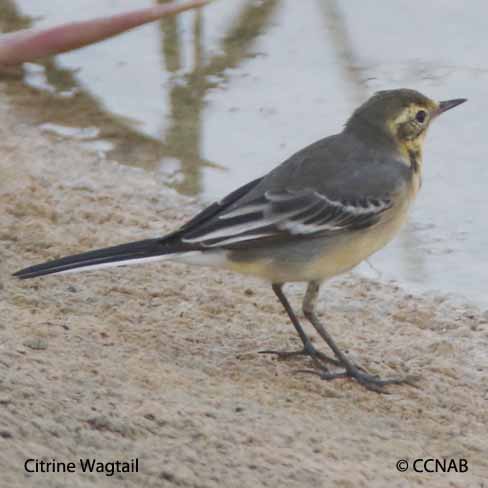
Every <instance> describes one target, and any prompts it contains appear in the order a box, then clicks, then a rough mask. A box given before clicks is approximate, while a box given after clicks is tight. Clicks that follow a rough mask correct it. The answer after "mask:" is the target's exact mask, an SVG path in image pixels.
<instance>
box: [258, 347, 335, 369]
mask: <svg viewBox="0 0 488 488" xmlns="http://www.w3.org/2000/svg"><path fill="white" fill-rule="evenodd" d="M259 353H260V354H274V355H275V356H276V357H278V359H282V360H287V359H293V358H296V357H297V356H308V357H310V358H312V359H313V360H314V362H317V363H318V364H317V366H319V369H323V370H325V371H327V367H326V366H325V365H326V364H333V365H334V366H341V363H340V362H339V361H338V360H337V359H334V358H331V357H329V356H327V355H326V354H324V353H323V352H321V351H319V350H317V349H315V347H314V346H313V345H312V343H311V342H308V343H307V344H306V345H305V346H303V349H300V350H298V351H272V350H266V351H259Z"/></svg>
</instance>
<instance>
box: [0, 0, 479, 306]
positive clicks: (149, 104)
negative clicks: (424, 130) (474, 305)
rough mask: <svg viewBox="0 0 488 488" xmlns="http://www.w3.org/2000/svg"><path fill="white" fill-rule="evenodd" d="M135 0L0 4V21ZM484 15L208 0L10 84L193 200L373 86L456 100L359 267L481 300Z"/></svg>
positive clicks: (322, 129)
mask: <svg viewBox="0 0 488 488" xmlns="http://www.w3.org/2000/svg"><path fill="white" fill-rule="evenodd" d="M150 3H151V2H149V1H141V0H124V1H117V2H114V1H113V0H97V1H94V0H84V1H83V2H69V8H67V7H66V5H67V2H65V0H63V1H61V0H44V1H42V2H39V1H38V0H17V1H16V2H14V1H13V0H0V17H3V21H2V22H0V28H3V29H4V30H7V29H13V28H19V27H20V26H25V25H28V24H29V23H32V24H33V25H48V24H54V23H57V22H61V21H67V20H71V19H81V18H89V17H95V16H98V15H106V14H107V15H108V14H112V13H115V12H119V11H121V10H126V9H130V8H139V7H142V6H146V5H150ZM6 13H7V14H8V15H5V14H6ZM487 13H488V7H487V6H486V3H485V2H483V1H481V0H478V1H472V2H470V4H469V8H466V6H465V5H464V6H463V5H462V4H461V3H459V2H455V1H454V0H437V1H432V2H428V3H424V4H423V5H422V10H421V11H419V10H418V6H417V4H415V3H412V2H408V1H404V0H397V1H396V2H381V5H380V4H379V3H378V5H374V6H373V5H371V3H367V2H360V1H359V0H356V1H351V2H338V1H333V0H322V1H319V0H317V1H312V0H307V1H304V2H297V1H296V0H282V1H278V0H261V1H253V2H250V1H247V0H225V1H224V0H221V1H217V2H215V3H213V4H212V5H210V6H209V7H207V8H205V9H204V10H202V11H200V12H188V13H185V14H183V15H181V16H179V17H178V18H177V19H170V20H166V21H164V22H162V23H155V24H152V25H148V26H145V27H142V28H139V29H136V30H134V31H132V32H129V33H127V34H125V35H123V36H119V37H117V38H115V39H112V40H109V41H105V42H103V43H101V44H98V45H96V46H91V47H87V48H84V49H81V50H79V51H76V52H73V53H69V54H64V55H61V56H57V57H56V58H55V59H53V60H45V61H43V62H39V63H32V64H29V65H27V66H26V67H25V68H24V71H23V74H22V76H21V78H19V80H16V79H15V77H13V78H12V80H11V83H10V84H9V86H10V96H11V99H12V101H13V102H14V103H15V104H17V106H18V108H19V110H22V111H24V112H25V114H26V116H27V117H28V118H30V120H32V121H34V122H35V123H37V124H39V126H41V127H42V129H43V130H46V131H49V132H52V133H54V134H56V135H57V136H58V137H76V138H79V139H82V140H83V144H86V145H87V146H88V147H90V148H91V149H92V150H95V151H100V152H103V153H105V154H107V157H109V158H111V159H115V160H117V161H119V162H120V163H121V164H128V165H132V166H140V167H142V168H145V169H146V170H148V171H151V172H153V174H154V178H156V179H157V180H158V181H160V182H161V183H162V184H166V185H170V186H172V187H174V188H176V189H177V190H178V191H180V192H182V193H186V194H190V195H196V196H198V197H199V198H201V199H202V200H203V201H206V202H207V201H210V200H213V199H216V198H220V197H221V196H222V195H223V194H225V193H226V192H228V191H230V190H231V189H233V188H234V187H236V186H237V185H239V184H242V183H245V182H246V181H248V180H249V179H251V178H254V177H256V176H259V175H261V174H263V173H265V172H267V171H268V170H269V169H271V168H272V167H274V166H275V165H276V164H278V163H279V162H280V161H282V160H283V159H284V158H286V157H287V156H288V155H290V154H291V153H293V152H294V151H296V150H297V149H299V148H301V147H303V146H304V145H306V144H308V143H310V142H313V141H314V140H317V139H319V138H321V137H323V136H325V135H328V134H331V133H333V132H336V131H338V130H340V128H341V125H342V124H343V122H344V120H345V119H346V118H347V116H348V115H349V114H350V112H351V111H352V110H353V108H354V107H355V106H356V105H357V104H358V103H360V102H361V101H362V100H364V99H365V98H367V97H368V96H369V95H370V94H371V93H372V92H374V91H375V90H377V89H386V88H395V87H410V88H415V89H418V90H420V91H423V92H425V93H426V94H427V95H429V96H431V97H433V98H437V99H441V100H442V99H449V98H460V97H467V98H468V99H469V103H467V104H465V105H463V106H462V107H459V108H457V109H455V110H453V111H452V112H449V113H448V114H446V115H445V116H443V117H442V119H441V120H439V121H438V122H437V123H436V124H435V126H434V127H432V129H431V130H430V134H429V137H428V142H427V147H426V151H425V173H424V178H423V188H422V191H421V194H420V196H419V198H418V201H417V204H416V206H415V208H414V210H413V212H412V217H411V219H410V223H409V224H408V225H407V227H406V228H405V230H404V231H403V232H402V234H401V236H400V237H399V238H398V239H397V240H396V241H395V242H394V243H392V244H391V245H390V246H389V247H388V248H386V249H385V250H383V251H381V252H380V253H378V254H377V255H375V256H374V257H372V258H371V259H370V264H371V265H370V266H369V265H368V264H365V265H363V266H361V267H360V271H361V272H362V273H365V274H368V275H370V276H373V277H378V276H380V278H381V279H383V280H390V279H393V280H396V281H398V282H400V283H402V284H403V285H405V286H408V287H410V288H412V289H416V290H440V291H441V292H444V293H449V292H453V293H456V294H461V295H464V296H465V297H468V298H469V299H470V300H471V301H475V302H478V303H480V304H481V305H483V306H486V305H487V304H488V297H486V296H485V293H484V290H485V289H486V288H487V285H488V265H487V264H486V253H485V249H486V247H487V244H488V229H487V225H486V216H485V209H486V207H487V202H488V196H487V194H486V193H487V192H486V190H485V188H486V182H487V181H488V169H487V163H486V161H485V159H486V158H485V154H486V150H485V143H484V138H485V132H486V129H485V127H486V125H487V123H488V110H487V108H488V107H487V105H488V96H487V95H488V83H487V82H488V62H487V61H486V52H487V48H488V41H487V40H486V34H485V32H486V22H485V19H486V14H487ZM25 16H32V17H33V20H32V21H30V20H29V19H28V18H27V19H26V18H25Z"/></svg>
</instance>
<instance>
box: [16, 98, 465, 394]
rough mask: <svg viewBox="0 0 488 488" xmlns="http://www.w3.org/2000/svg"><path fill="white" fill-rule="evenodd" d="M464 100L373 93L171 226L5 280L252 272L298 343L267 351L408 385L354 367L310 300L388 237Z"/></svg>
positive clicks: (337, 373) (373, 380) (375, 385)
mask: <svg viewBox="0 0 488 488" xmlns="http://www.w3.org/2000/svg"><path fill="white" fill-rule="evenodd" d="M465 101H466V100H465V99H456V100H449V101H444V102H440V103H438V102H435V101H433V100H431V99H430V98H427V97H426V96H424V95H422V94H421V93H419V92H417V91H414V90H407V89H402V90H391V91H381V92H378V93H376V94H375V95H374V96H372V97H371V98H370V99H369V100H368V101H366V102H365V103H364V104H363V105H361V106H360V107H359V108H358V109H357V110H356V111H355V112H354V113H353V114H352V116H351V117H350V118H349V120H348V121H347V123H346V125H345V127H344V130H343V131H342V132H341V133H339V134H336V135H333V136H330V137H326V138H325V139H321V140H319V141H317V142H315V143H314V144H312V145H310V146H308V147H306V148H304V149H302V150H300V151H298V152H297V153H296V154H294V155H293V156H291V157H290V158H289V159H287V160H286V161H285V162H283V163H282V164H280V165H279V166H278V167H276V168H275V169H274V170H272V171H271V172H269V173H268V174H267V175H265V176H263V177H260V178H257V179H255V180H253V181H251V182H250V183H247V184H246V185H244V186H242V187H241V188H238V189H237V190H235V191H234V192H232V193H230V194H229V195H227V196H226V197H225V198H223V199H222V200H221V201H220V202H217V203H214V204H212V205H210V206H209V207H208V208H206V209H205V210H203V211H202V212H201V213H199V214H198V215H196V216H195V217H194V218H193V219H191V220H190V221H189V222H187V223H186V224H184V225H183V226H182V227H180V228H179V229H178V230H176V231H174V232H172V233H171V234H169V235H166V236H164V237H159V238H156V239H147V240H143V241H139V242H132V243H129V244H122V245H118V246H114V247H110V248H106V249H100V250H96V251H90V252H87V253H83V254H78V255H75V256H68V257H65V258H61V259H56V260H54V261H49V262H47V263H44V264H39V265H36V266H32V267H29V268H26V269H23V270H21V271H18V272H17V273H15V276H17V277H18V278H22V279H25V278H34V277H37V276H42V275H47V274H52V273H65V272H69V271H72V270H77V269H79V268H83V269H86V270H88V269H97V268H102V267H105V266H117V265H123V264H131V263H138V262H146V261H155V260H160V259H167V260H172V261H179V262H184V263H190V264H201V265H208V266H216V267H221V268H225V269H229V270H232V271H237V272H239V273H245V274H250V275H254V276H258V277H260V278H263V279H265V280H267V281H268V282H269V283H271V286H272V288H273V290H274V292H275V294H276V295H277V297H278V299H279V300H280V302H281V303H282V304H283V306H284V308H285V309H286V311H287V313H288V315H289V317H290V319H291V321H292V323H293V325H294V327H295V329H296V331H297V332H298V334H299V336H300V339H301V341H302V342H303V349H302V350H300V351H296V352H280V351H268V352H272V353H274V354H278V355H279V356H281V357H287V356H291V355H294V354H303V355H307V356H309V357H311V358H312V360H313V362H314V365H315V366H316V369H315V370H314V371H315V372H316V373H317V374H318V375H319V376H320V378H322V379H323V380H332V379H335V378H346V377H348V378H354V379H355V380H356V381H358V382H359V383H361V384H362V385H364V386H365V387H366V388H368V389H370V390H374V391H378V392H382V391H384V386H385V385H387V384H391V383H403V382H409V381H410V379H409V378H398V379H380V378H378V377H377V376H373V375H370V374H368V373H366V372H365V371H364V370H362V369H361V368H359V367H358V366H356V365H354V364H353V363H352V362H351V361H350V360H349V359H348V358H347V357H346V356H345V355H344V354H343V353H342V352H341V351H340V349H339V348H338V347H337V345H336V344H335V342H334V340H333V339H332V337H331V336H330V335H329V333H328V332H327V330H326V329H325V328H324V326H323V325H322V324H321V322H320V321H319V318H318V316H317V314H316V313H315V303H316V300H317V296H318V293H319V287H320V285H321V283H322V282H324V281H325V280H327V279H329V278H331V277H333V276H336V275H338V274H340V273H344V272H345V271H348V270H350V269H351V268H354V267H355V266H356V265H358V264H359V263H360V262H361V261H363V260H364V259H366V258H367V257H368V256H370V255H371V254H373V253H374V252H376V251H378V250H379V249H381V248H382V247H383V246H385V244H387V243H388V242H389V241H390V240H391V239H392V238H393V237H394V236H395V235H396V234H397V232H398V231H399V229H400V227H401V226H402V224H403V223H404V222H405V220H406V217H407V212H408V209H409V208H410V205H411V203H412V202H413V201H414V199H415V196H416V195H417V192H418V190H419V188H420V186H421V181H422V165H423V162H422V145H423V142H424V138H425V135H426V132H427V129H428V127H429V125H430V123H431V122H432V121H433V120H434V119H436V118H437V116H438V115H440V114H441V113H443V112H445V111H446V110H449V109H451V108H453V107H456V106H457V105H459V104H461V103H463V102H465ZM288 282H307V283H308V287H307V290H306V293H305V297H304V300H303V313H304V315H305V317H306V318H307V320H308V321H309V322H310V323H311V324H312V326H313V327H314V328H315V330H316V331H317V333H318V334H319V335H320V336H321V337H322V339H323V340H324V341H325V342H326V343H327V345H328V346H329V348H330V349H331V350H332V351H333V353H334V356H335V358H334V359H333V358H330V357H328V356H326V355H325V354H324V353H322V352H320V351H318V350H317V349H316V348H315V347H314V346H313V345H312V343H311V342H310V340H309V339H308V337H307V336H306V335H305V332H304V331H303V329H302V327H301V325H300V323H299V321H298V319H297V317H296V315H295V313H294V312H293V309H292V308H291V306H290V304H289V302H288V300H287V298H286V297H285V295H284V293H283V284H284V283H288ZM331 363H332V364H333V365H334V366H335V368H334V370H333V371H331V370H330V366H331Z"/></svg>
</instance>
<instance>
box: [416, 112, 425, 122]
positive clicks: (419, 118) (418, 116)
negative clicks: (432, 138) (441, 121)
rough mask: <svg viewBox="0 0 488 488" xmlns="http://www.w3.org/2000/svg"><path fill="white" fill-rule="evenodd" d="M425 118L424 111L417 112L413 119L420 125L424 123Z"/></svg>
mask: <svg viewBox="0 0 488 488" xmlns="http://www.w3.org/2000/svg"><path fill="white" fill-rule="evenodd" d="M426 117H427V112H426V111H425V110H419V111H418V112H417V113H416V114H415V118H416V119H417V122H420V123H421V124H423V123H424V122H425V118H426Z"/></svg>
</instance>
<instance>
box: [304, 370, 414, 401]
mask: <svg viewBox="0 0 488 488" xmlns="http://www.w3.org/2000/svg"><path fill="white" fill-rule="evenodd" d="M296 372H297V373H307V374H315V375H317V376H319V378H320V379H321V380H326V381H331V380H335V379H353V380H355V381H357V382H358V383H359V384H360V385H362V386H364V387H365V388H366V389H367V390H371V391H374V392H376V393H384V394H388V391H387V390H385V389H384V387H385V386H387V385H402V384H406V385H410V386H414V385H415V383H416V382H417V381H418V379H419V378H418V377H416V376H405V377H403V378H389V379H386V380H383V379H381V378H380V377H378V376H374V375H371V374H368V373H366V372H364V371H361V370H360V369H359V368H357V367H356V366H354V367H352V368H348V369H346V371H339V372H335V373H331V372H329V371H316V370H313V369H302V370H298V371H296Z"/></svg>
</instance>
